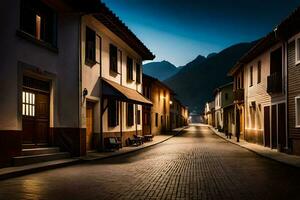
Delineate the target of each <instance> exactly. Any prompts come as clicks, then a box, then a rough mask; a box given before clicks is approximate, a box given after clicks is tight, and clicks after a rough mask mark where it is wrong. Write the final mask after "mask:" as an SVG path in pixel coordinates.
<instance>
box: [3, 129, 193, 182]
mask: <svg viewBox="0 0 300 200" xmlns="http://www.w3.org/2000/svg"><path fill="white" fill-rule="evenodd" d="M185 128H187V127H181V128H177V129H173V131H172V132H171V133H170V134H169V135H157V136H154V137H153V141H151V142H146V143H144V144H143V145H140V146H137V147H123V148H122V149H120V150H118V151H114V152H100V153H98V152H89V153H87V155H86V156H83V157H79V158H68V159H61V160H54V161H49V162H41V163H35V164H30V165H24V166H18V167H6V168H0V180H3V179H8V178H13V177H17V176H23V175H27V174H31V173H36V172H41V171H45V170H49V169H55V168H59V167H65V166H69V165H74V164H79V163H84V162H89V161H93V160H101V159H105V158H110V157H114V156H120V155H124V154H128V153H131V152H135V151H139V150H141V149H145V148H148V147H151V146H154V145H157V144H160V143H162V142H164V141H166V140H169V139H170V138H172V137H174V136H176V135H178V134H180V132H181V131H182V130H184V129H185Z"/></svg>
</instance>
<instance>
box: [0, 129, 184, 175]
mask: <svg viewBox="0 0 300 200" xmlns="http://www.w3.org/2000/svg"><path fill="white" fill-rule="evenodd" d="M187 127H188V126H185V127H183V128H182V129H181V130H178V131H176V133H174V134H173V135H171V136H170V137H168V138H166V139H164V140H162V141H159V142H157V143H154V144H151V145H148V146H145V147H141V148H137V149H132V150H130V151H127V152H122V153H119V154H114V155H108V156H105V157H100V158H94V159H90V160H88V159H83V158H73V160H71V161H66V162H62V163H58V164H50V165H44V166H39V167H32V168H28V169H23V170H16V171H11V172H8V173H5V174H0V180H5V179H10V178H16V177H20V176H25V175H29V174H34V173H38V172H42V171H47V170H51V169H58V168H62V167H67V166H71V165H76V164H82V163H88V162H93V161H97V160H103V159H108V158H113V157H117V156H122V155H126V154H130V153H133V152H136V151H140V150H143V149H146V148H148V147H153V146H155V145H158V144H161V143H163V142H165V141H167V140H169V139H171V138H173V137H175V136H177V135H179V134H180V133H181V132H182V131H183V130H184V129H186V128H187ZM0 171H1V170H0Z"/></svg>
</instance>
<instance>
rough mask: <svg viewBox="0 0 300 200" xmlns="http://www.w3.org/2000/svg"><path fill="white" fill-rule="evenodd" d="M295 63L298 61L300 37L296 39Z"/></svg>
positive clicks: (299, 60) (299, 57)
mask: <svg viewBox="0 0 300 200" xmlns="http://www.w3.org/2000/svg"><path fill="white" fill-rule="evenodd" d="M295 52H296V64H299V63H300V38H297V39H296V51H295Z"/></svg>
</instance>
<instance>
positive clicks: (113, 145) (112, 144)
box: [104, 137, 122, 149]
mask: <svg viewBox="0 0 300 200" xmlns="http://www.w3.org/2000/svg"><path fill="white" fill-rule="evenodd" d="M104 146H105V148H107V149H120V148H122V142H121V141H120V140H118V138H117V137H107V138H104Z"/></svg>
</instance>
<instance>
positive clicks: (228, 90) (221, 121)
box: [214, 83, 234, 134]
mask: <svg viewBox="0 0 300 200" xmlns="http://www.w3.org/2000/svg"><path fill="white" fill-rule="evenodd" d="M232 88H233V83H228V84H226V85H223V86H220V87H218V88H217V89H216V90H215V100H214V102H215V107H214V109H215V116H214V127H215V128H217V129H218V130H219V131H222V132H225V133H229V134H232V133H233V130H234V118H233V108H234V107H233V92H232Z"/></svg>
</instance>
